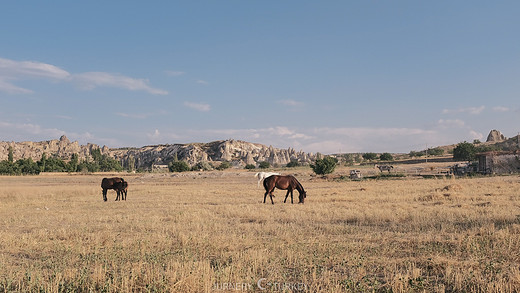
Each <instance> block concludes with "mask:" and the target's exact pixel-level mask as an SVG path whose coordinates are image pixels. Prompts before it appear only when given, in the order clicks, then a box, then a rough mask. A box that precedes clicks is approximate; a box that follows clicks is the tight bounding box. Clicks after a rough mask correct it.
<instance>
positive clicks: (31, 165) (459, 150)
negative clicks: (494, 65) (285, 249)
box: [0, 142, 493, 175]
mask: <svg viewBox="0 0 520 293" xmlns="http://www.w3.org/2000/svg"><path fill="white" fill-rule="evenodd" d="M491 150H493V148H492V147H490V146H485V145H480V143H477V142H473V143H469V142H462V143H459V144H458V145H457V146H456V147H455V149H454V150H453V159H454V160H456V161H472V160H474V159H475V158H476V154H477V153H479V152H485V151H491ZM426 154H428V155H443V154H444V150H443V149H441V148H431V149H428V150H426V151H421V152H414V151H412V152H410V154H409V155H410V157H421V156H424V155H426ZM91 156H92V160H81V161H80V160H79V156H78V155H77V154H74V155H72V158H71V159H70V160H69V161H68V162H65V161H63V160H62V159H60V158H57V157H47V155H46V154H45V153H44V154H43V155H42V157H41V159H40V160H39V161H37V162H34V161H33V160H32V159H31V158H28V159H19V160H17V161H16V162H15V161H14V160H13V151H12V148H9V155H8V159H7V160H4V161H0V174H9V175H21V174H30V175H35V174H39V173H40V172H111V171H116V172H119V171H123V167H122V166H121V164H120V162H119V161H117V160H115V159H113V158H111V157H109V156H107V155H103V154H101V150H99V149H95V150H93V151H92V153H91ZM361 158H362V159H363V160H366V161H374V160H380V161H392V160H394V157H393V156H392V154H390V153H382V154H380V155H378V154H376V153H364V154H362V155H361ZM344 159H346V162H347V163H348V162H352V163H353V162H355V161H356V160H360V158H359V154H358V157H354V156H353V154H347V155H344ZM337 164H338V159H336V158H334V157H330V156H325V157H322V156H320V158H318V159H317V160H316V161H315V162H314V164H311V165H310V167H311V168H312V169H313V171H314V172H315V173H316V174H319V175H323V174H329V173H332V172H333V171H334V169H335V167H336V165H337ZM132 165H133V164H132ZM299 165H300V164H299V163H298V162H297V161H291V162H290V163H288V164H287V165H286V167H289V168H290V167H297V166H299ZM230 167H231V163H229V162H227V161H224V162H221V163H220V164H219V165H218V166H214V165H213V164H211V163H209V162H199V163H197V164H196V165H194V166H192V167H190V165H189V164H188V163H186V162H185V161H179V160H174V161H172V162H170V164H168V169H169V171H170V172H185V171H199V170H202V171H208V170H225V169H228V168H230ZM270 167H271V165H270V164H269V162H260V163H259V166H258V168H260V169H267V168H270ZM245 168H246V169H255V168H256V166H255V165H252V164H249V165H246V167H245Z"/></svg>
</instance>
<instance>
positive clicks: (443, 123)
mask: <svg viewBox="0 0 520 293" xmlns="http://www.w3.org/2000/svg"><path fill="white" fill-rule="evenodd" d="M437 124H438V125H439V126H440V127H442V128H448V127H464V125H465V124H466V123H465V122H464V121H462V120H460V119H446V120H444V119H439V121H438V122H437Z"/></svg>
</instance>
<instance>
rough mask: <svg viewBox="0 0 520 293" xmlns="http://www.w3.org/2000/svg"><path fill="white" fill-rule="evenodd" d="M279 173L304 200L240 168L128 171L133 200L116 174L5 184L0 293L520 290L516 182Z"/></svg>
mask: <svg viewBox="0 0 520 293" xmlns="http://www.w3.org/2000/svg"><path fill="white" fill-rule="evenodd" d="M281 172H282V173H293V174H295V175H296V176H297V178H298V179H299V180H300V182H301V183H302V185H303V186H304V187H305V189H306V191H307V194H308V196H307V199H306V202H305V204H304V205H299V204H293V205H291V204H289V203H286V204H283V198H284V196H285V192H284V191H280V190H277V191H275V195H276V198H275V205H271V204H270V203H268V204H267V203H266V204H263V203H262V200H263V190H262V189H259V188H257V182H256V179H255V178H254V177H253V175H254V172H247V171H237V170H233V171H225V172H204V173H199V172H189V173H181V174H120V176H122V177H124V178H125V179H126V180H127V181H129V182H130V187H129V192H128V199H127V201H126V202H116V201H114V199H115V193H114V192H113V191H109V194H108V195H109V201H108V202H103V201H102V196H101V188H100V183H101V179H102V178H103V177H105V176H110V174H109V175H107V174H94V175H68V174H63V175H57V174H54V175H45V174H43V175H39V176H24V177H5V176H4V177H0V292H11V291H25V292H78V291H80V292H88V291H92V292H130V291H131V292H134V291H136V292H239V291H245V292H423V291H424V292H518V291H520V178H519V177H518V176H517V175H514V176H505V177H484V178H471V179H452V178H449V179H413V178H407V179H403V178H398V179H390V180H366V181H350V180H344V179H341V180H334V179H332V178H329V179H324V178H318V177H315V176H311V172H310V170H309V169H303V168H302V169H295V170H282V171H281ZM338 172H339V173H341V172H343V173H345V174H347V172H348V170H347V169H344V170H342V169H340V170H338ZM338 172H337V173H338ZM296 195H297V192H295V202H297V196H296ZM268 202H269V199H268Z"/></svg>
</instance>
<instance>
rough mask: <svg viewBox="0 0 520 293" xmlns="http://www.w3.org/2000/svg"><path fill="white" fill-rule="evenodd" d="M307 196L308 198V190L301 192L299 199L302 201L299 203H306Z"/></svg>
mask: <svg viewBox="0 0 520 293" xmlns="http://www.w3.org/2000/svg"><path fill="white" fill-rule="evenodd" d="M306 198H307V192H305V191H304V192H302V193H300V195H299V196H298V199H299V200H300V201H299V202H298V203H304V202H305V199H306Z"/></svg>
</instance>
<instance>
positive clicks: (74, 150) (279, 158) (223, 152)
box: [0, 136, 316, 169]
mask: <svg viewBox="0 0 520 293" xmlns="http://www.w3.org/2000/svg"><path fill="white" fill-rule="evenodd" d="M9 148H12V150H13V159H14V160H18V159H26V158H32V159H33V160H34V161H38V160H40V158H41V157H42V155H43V153H46V154H47V156H57V157H59V158H61V159H63V160H69V159H70V158H71V157H72V155H73V154H78V156H79V159H80V160H83V159H86V158H90V157H91V154H92V150H95V149H100V150H101V154H106V155H108V156H110V157H112V158H115V159H117V160H119V161H120V162H121V163H122V165H123V166H129V165H130V164H133V165H134V167H135V168H144V169H147V168H151V167H152V166H153V165H166V164H168V163H169V162H171V161H173V160H174V159H178V160H184V161H186V162H188V163H189V164H190V165H195V164H197V163H198V162H221V161H229V162H231V163H232V164H233V165H235V166H245V165H246V164H254V165H258V163H259V162H263V161H266V162H269V163H270V164H271V165H280V166H281V165H285V164H287V163H289V162H290V161H292V160H295V161H298V162H300V163H303V164H308V163H311V162H312V161H313V160H315V159H316V155H314V154H312V153H304V152H302V151H295V150H294V149H292V148H289V149H278V148H274V147H272V146H265V145H262V144H257V143H250V142H245V141H240V140H222V141H214V142H210V143H189V144H167V145H155V146H145V147H141V148H119V149H110V148H108V147H106V146H103V147H99V146H98V145H96V144H90V143H89V144H87V145H79V143H78V142H77V141H75V142H71V141H69V139H68V138H67V137H66V136H62V137H61V138H60V139H59V140H49V141H41V142H31V141H27V142H0V161H1V160H6V159H7V158H8V154H9Z"/></svg>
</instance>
